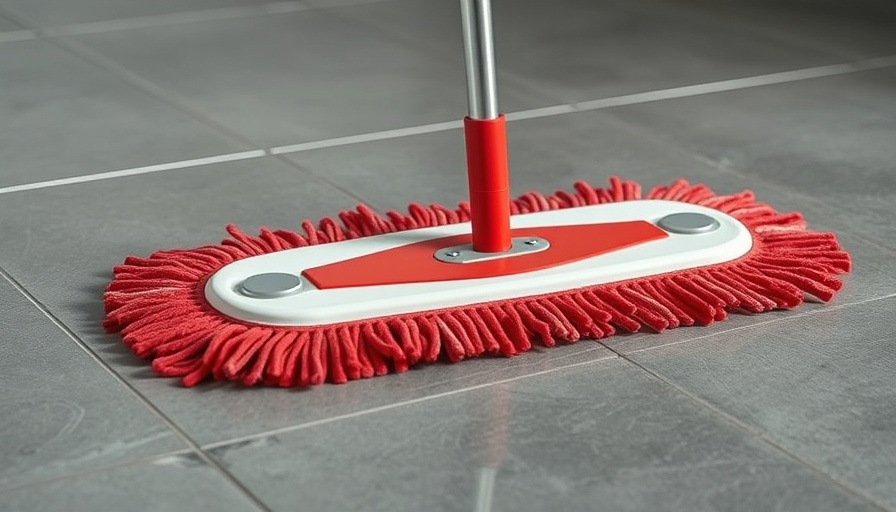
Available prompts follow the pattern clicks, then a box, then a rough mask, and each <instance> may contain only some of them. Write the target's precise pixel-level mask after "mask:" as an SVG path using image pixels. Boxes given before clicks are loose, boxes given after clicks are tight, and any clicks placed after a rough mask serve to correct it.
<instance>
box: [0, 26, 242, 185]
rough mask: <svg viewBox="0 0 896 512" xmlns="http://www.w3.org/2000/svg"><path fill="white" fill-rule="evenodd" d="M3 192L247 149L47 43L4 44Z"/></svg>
mask: <svg viewBox="0 0 896 512" xmlns="http://www.w3.org/2000/svg"><path fill="white" fill-rule="evenodd" d="M0 91H2V97H3V101H0V118H2V119H3V122H2V123H0V141H2V144H0V161H2V162H3V170H2V172H0V187H7V186H12V185H21V184H25V183H33V182H37V181H45V180H52V179H57V178H66V177H71V176H80V175H84V174H93V173H98V172H105V171H113V170H119V169H128V168H132V167H139V166H144V165H152V164H160V163H167V162H171V161H177V160H184V159H192V158H199V157H204V156H211V155H217V154H221V153H229V152H233V151H240V150H243V149H246V148H245V147H244V146H238V145H236V144H235V143H232V142H229V141H228V140H226V139H224V138H223V137H222V136H220V135H217V134H215V133H214V132H212V131H211V129H209V128H207V127H206V126H204V125H203V124H201V123H200V122H198V121H196V120H194V119H192V118H190V117H189V116H187V115H186V114H183V113H181V112H178V111H177V110H175V109H174V108H172V107H169V106H168V105H166V104H164V103H162V102H161V101H160V100H157V99H156V98H154V97H152V96H150V95H149V94H146V93H144V92H141V91H140V90H138V89H136V88H134V87H133V86H131V85H130V84H128V83H127V82H125V81H123V80H121V79H119V78H118V77H115V76H113V75H111V74H109V73H106V72H105V71H103V70H101V69H99V68H97V67H95V66H94V65H92V64H90V63H87V62H85V61H83V60H81V59H79V58H77V57H75V56H73V55H71V54H68V53H66V52H64V51H62V50H60V49H58V48H56V47H54V46H53V45H50V44H49V43H46V42H44V41H21V42H15V43H5V44H0Z"/></svg>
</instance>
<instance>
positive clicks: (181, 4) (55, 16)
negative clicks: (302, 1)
mask: <svg viewBox="0 0 896 512" xmlns="http://www.w3.org/2000/svg"><path fill="white" fill-rule="evenodd" d="M257 3H258V0H154V1H152V2H143V1H141V0H77V1H72V0H4V2H3V4H4V6H5V7H7V8H9V9H10V10H12V11H13V12H15V13H17V14H19V15H21V16H23V17H26V18H27V19H28V20H29V21H30V22H31V23H35V24H37V25H38V26H41V27H55V26H59V25H68V24H71V23H87V22H95V21H109V20H116V19H119V18H133V17H138V16H153V15H160V14H173V13H179V12H186V11H198V10H203V9H217V8H221V7H234V6H241V5H244V6H251V5H254V4H257Z"/></svg>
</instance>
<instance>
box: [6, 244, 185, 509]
mask: <svg viewBox="0 0 896 512" xmlns="http://www.w3.org/2000/svg"><path fill="white" fill-rule="evenodd" d="M4 245H5V244H4ZM0 318H2V319H3V322H2V325H3V333H2V337H0V354H2V357H0V389H2V392H0V439H2V442H0V461H2V463H0V490H2V489H5V488H9V487H11V486H16V485H21V484H27V483H29V482H34V481H42V480H47V479H51V478H57V477H60V476H62V475H66V474H71V473H77V472H80V471H85V470H88V469H90V468H94V467H99V466H104V465H109V464H115V463H121V462H123V461H127V460H134V459H138V458H142V457H147V456H151V455H154V454H159V453H166V452H169V451H174V450H179V449H181V448H184V445H183V443H182V442H181V441H179V440H178V438H177V437H176V436H175V435H174V433H173V432H172V431H171V430H169V429H168V427H167V426H166V425H165V424H164V423H163V422H162V421H161V420H160V419H159V418H158V417H157V416H155V415H154V414H152V413H151V412H150V411H149V409H148V408H147V407H146V406H144V405H143V404H142V403H140V402H139V401H138V400H137V399H136V398H135V397H134V395H133V394H132V393H131V392H130V391H128V390H127V389H125V387H124V386H122V385H121V384H120V383H119V382H117V381H116V380H115V379H114V378H113V377H112V376H111V375H109V374H108V373H106V372H105V371H104V370H103V369H102V368H101V367H100V365H99V364H97V362H96V361H94V360H93V359H92V358H91V357H90V356H89V355H88V354H87V353H85V352H84V351H83V350H82V349H81V348H79V347H78V346H77V345H75V342H73V341H72V340H71V339H70V338H69V337H68V336H66V335H65V334H64V333H63V332H62V331H61V330H60V329H59V328H58V327H56V326H55V325H53V323H52V322H51V321H50V320H49V319H48V318H47V317H45V316H44V315H43V314H42V313H41V312H40V311H39V310H38V309H37V308H36V307H35V306H34V305H32V304H31V303H30V302H28V301H27V299H26V298H25V296H24V295H22V294H20V293H19V292H18V291H16V289H15V288H13V286H12V285H11V284H9V282H7V281H6V280H4V279H2V278H0ZM3 502H4V499H3V498H0V509H2V508H3V507H4V505H2V503H3Z"/></svg>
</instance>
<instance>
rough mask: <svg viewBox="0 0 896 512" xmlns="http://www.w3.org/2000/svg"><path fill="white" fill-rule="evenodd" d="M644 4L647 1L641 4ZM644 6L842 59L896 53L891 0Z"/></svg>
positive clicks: (695, 1)
mask: <svg viewBox="0 0 896 512" xmlns="http://www.w3.org/2000/svg"><path fill="white" fill-rule="evenodd" d="M642 5H643V3H642ZM645 8H650V9H657V13H658V14H659V13H662V14H664V15H665V14H667V13H668V14H670V15H674V16H678V17H688V18H697V19H699V20H701V21H703V22H707V23H716V24H718V25H720V26H721V27H729V28H731V29H738V30H743V31H746V32H748V33H755V34H757V35H758V36H762V37H765V38H770V39H773V40H777V41H779V42H781V43H783V44H786V45H788V46H798V47H803V48H811V49H815V50H818V51H823V52H825V53H828V54H830V55H835V56H838V57H840V58H843V59H862V58H867V57H875V56H879V55H886V54H891V53H894V52H896V36H894V35H893V34H894V32H893V29H894V27H896V9H894V8H893V3H892V2H888V1H887V0H860V1H856V2H839V1H837V0H825V1H820V2H819V1H811V0H808V1H807V0H787V1H777V0H767V1H750V0H730V1H726V2H713V1H707V0H656V1H650V2H646V5H645Z"/></svg>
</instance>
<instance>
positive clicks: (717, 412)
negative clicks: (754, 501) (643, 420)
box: [604, 345, 894, 512]
mask: <svg viewBox="0 0 896 512" xmlns="http://www.w3.org/2000/svg"><path fill="white" fill-rule="evenodd" d="M604 346H606V345H604ZM606 347H607V349H608V350H610V351H611V352H613V353H614V354H616V355H617V356H619V358H620V359H622V360H623V361H625V362H626V363H628V364H630V365H632V366H634V367H635V368H637V369H638V370H640V371H643V372H644V373H646V374H648V375H650V376H651V377H653V378H655V379H657V380H658V381H660V382H662V383H663V384H664V385H666V386H668V387H670V388H672V389H674V390H675V391H676V392H678V393H681V394H682V395H683V396H685V397H687V398H688V399H690V400H691V401H693V402H695V403H696V404H697V405H699V406H701V407H703V408H705V409H707V410H708V411H709V412H710V413H712V415H713V416H715V417H718V418H719V419H721V420H723V421H725V422H727V423H729V424H730V425H732V426H733V427H735V428H737V429H740V430H742V431H743V432H745V433H747V434H748V435H751V436H753V437H755V438H756V439H758V440H759V441H760V442H762V443H764V444H766V445H768V446H770V447H771V448H772V449H774V450H775V451H776V452H779V453H781V454H782V455H784V456H785V457H787V458H789V459H790V460H793V461H794V462H796V463H798V464H799V465H801V466H803V467H805V468H806V469H808V470H809V471H811V472H813V473H815V474H816V475H818V476H820V477H822V478H823V479H824V480H827V481H829V482H831V483H833V484H834V486H835V487H838V488H840V489H841V490H843V491H845V492H846V493H847V494H850V495H852V496H854V497H856V498H859V499H860V500H862V501H864V502H866V503H868V504H870V505H872V506H874V507H875V508H877V509H879V510H881V511H885V512H893V511H894V509H892V508H890V507H889V506H887V505H886V504H884V503H881V502H879V501H878V500H876V499H875V498H873V497H871V496H866V495H865V493H864V492H862V491H861V490H860V489H854V488H853V487H852V486H851V485H850V484H849V483H848V482H845V481H841V480H840V479H839V478H838V477H837V476H835V475H833V474H830V473H828V472H826V471H824V470H822V469H821V468H819V467H818V466H816V465H814V464H812V462H811V461H809V460H807V459H804V458H803V457H801V456H799V455H797V454H795V453H793V452H791V451H790V450H788V449H787V448H785V447H784V446H783V445H781V444H780V443H778V442H777V441H776V440H775V439H773V438H771V437H769V436H767V435H766V432H764V431H763V430H761V429H759V428H757V427H754V426H752V425H750V424H749V423H746V422H743V421H741V420H740V419H739V418H737V417H736V416H734V415H733V414H731V413H728V412H726V411H725V410H723V409H721V408H719V407H717V406H715V405H713V404H712V403H711V402H709V401H707V400H706V399H704V398H702V397H700V396H699V395H697V394H694V393H692V392H690V391H688V390H687V389H685V388H683V387H681V386H679V385H678V384H676V383H675V382H673V381H672V380H670V379H668V378H666V377H665V376H663V375H661V374H659V373H657V372H655V371H653V370H651V369H649V368H647V367H646V366H644V365H642V364H640V363H639V362H637V361H635V360H633V359H631V358H629V357H628V356H627V355H626V354H623V353H621V352H618V351H616V350H614V349H613V348H611V347H609V346H606Z"/></svg>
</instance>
